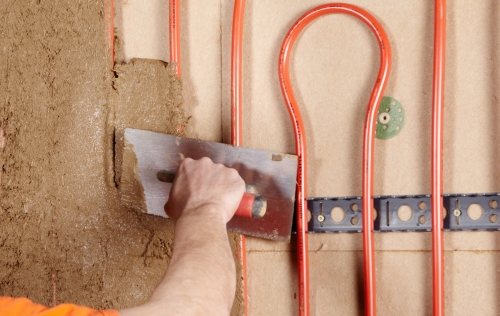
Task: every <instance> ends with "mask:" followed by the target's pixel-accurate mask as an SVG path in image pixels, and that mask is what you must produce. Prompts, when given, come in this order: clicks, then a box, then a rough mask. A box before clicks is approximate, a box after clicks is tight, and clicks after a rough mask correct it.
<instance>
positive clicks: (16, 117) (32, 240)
mask: <svg viewBox="0 0 500 316" xmlns="http://www.w3.org/2000/svg"><path fill="white" fill-rule="evenodd" d="M103 16H104V13H103V1H102V0H82V1H78V2H75V1H68V0H53V1H43V0H42V1H40V0H33V1H23V2H19V1H14V0H5V1H2V2H1V3H0V60H2V63H0V103H1V108H0V123H2V124H4V125H5V147H4V148H3V149H2V151H1V155H0V163H1V165H2V171H3V174H2V183H1V200H0V295H5V296H16V297H20V296H27V297H29V298H30V299H32V300H33V301H35V302H37V303H41V304H45V305H48V306H52V305H54V304H57V303H62V302H71V303H76V304H82V305H87V306H90V307H93V308H99V309H100V308H124V307H128V306H133V305H137V304H140V303H143V302H145V301H146V300H147V299H148V298H149V297H150V295H151V293H152V291H153V290H154V288H155V287H156V285H157V283H158V282H159V281H160V280H161V279H162V277H163V275H164V273H165V271H166V269H167V267H168V262H169V260H170V256H171V254H172V247H173V245H172V240H173V223H172V221H170V220H168V219H164V218H160V217H156V216H151V215H146V214H138V213H136V212H132V211H130V210H127V209H126V208H125V207H123V206H122V205H121V204H120V200H119V189H118V188H117V187H116V185H115V181H114V180H115V179H114V178H115V174H114V163H115V159H114V157H115V152H114V142H115V141H118V142H119V139H120V133H122V132H123V129H124V128H125V127H132V128H142V129H148V130H153V131H157V132H163V133H170V134H175V135H180V134H181V132H180V129H179V125H180V124H186V122H187V121H186V117H185V114H184V113H183V111H182V107H181V105H182V98H181V88H180V87H181V84H180V80H179V79H177V78H176V77H175V76H173V74H172V69H171V67H170V66H169V65H167V64H165V63H163V62H159V61H145V60H134V61H131V63H129V64H124V65H117V66H116V69H115V71H114V72H112V71H109V56H110V52H109V51H108V50H107V48H106V47H107V45H106V34H105V27H104V24H105V23H104V18H103ZM115 135H116V136H115ZM230 239H231V240H232V246H233V249H234V244H235V239H236V235H231V236H230ZM238 271H240V269H238ZM236 301H237V302H240V301H241V297H239V296H238V297H237V299H236ZM233 310H234V312H233V314H234V315H239V314H241V303H236V304H235V307H234V308H233Z"/></svg>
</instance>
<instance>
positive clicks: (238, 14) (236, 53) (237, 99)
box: [231, 0, 248, 315]
mask: <svg viewBox="0 0 500 316" xmlns="http://www.w3.org/2000/svg"><path fill="white" fill-rule="evenodd" d="M244 16H245V0H235V1H234V14H233V31H232V39H231V144H232V145H233V146H242V144H243V133H242V130H243V113H242V108H243V106H242V104H243V63H242V59H243V24H244V23H243V18H244ZM240 236H241V239H240V245H239V249H238V250H239V251H238V255H239V259H240V263H241V268H242V272H241V273H242V276H243V278H242V280H241V287H242V289H243V307H244V311H245V312H244V313H245V315H248V299H247V293H248V286H247V252H246V238H245V236H244V235H240Z"/></svg>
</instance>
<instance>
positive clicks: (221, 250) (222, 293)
mask: <svg viewBox="0 0 500 316" xmlns="http://www.w3.org/2000/svg"><path fill="white" fill-rule="evenodd" d="M235 287H236V276H235V265H234V259H233V256H232V252H231V248H230V247H229V242H228V237H227V231H226V225H225V223H223V222H221V221H220V219H219V218H217V217H216V216H213V215H212V214H211V213H210V212H196V214H193V215H188V216H184V217H181V218H179V220H178V221H177V223H176V229H175V239H174V251H173V256H172V260H171V261H170V266H169V268H168V271H167V273H166V275H165V277H164V279H163V281H162V282H161V283H160V284H159V286H158V287H157V289H156V290H155V292H154V293H153V296H152V298H151V300H150V301H149V302H148V303H147V304H146V305H145V306H144V308H147V309H148V310H147V311H148V313H150V314H154V315H162V314H165V315H229V314H230V310H231V306H232V303H233V299H234V293H235ZM143 311H144V310H143Z"/></svg>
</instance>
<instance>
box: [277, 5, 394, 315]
mask: <svg viewBox="0 0 500 316" xmlns="http://www.w3.org/2000/svg"><path fill="white" fill-rule="evenodd" d="M331 13H345V14H349V15H352V16H354V17H356V18H358V19H360V20H361V21H362V22H364V23H365V24H366V25H368V26H369V27H370V29H371V30H372V32H373V34H374V35H375V37H376V38H377V41H378V43H379V47H380V69H379V72H378V76H377V80H376V81H375V85H374V87H373V90H372V93H371V96H370V100H369V101H368V107H367V110H366V117H365V124H364V134H363V166H362V169H363V183H362V185H363V191H362V192H363V194H362V209H363V255H364V288H365V314H366V315H370V316H371V315H376V297H377V296H376V286H375V285H376V283H375V281H376V278H375V251H374V241H373V211H374V206H373V198H372V197H373V182H374V181H373V170H374V168H373V167H374V158H373V157H374V142H375V125H376V120H377V118H376V114H377V113H378V108H379V107H380V101H381V100H382V96H383V92H384V90H385V87H386V85H387V81H388V77H389V72H390V68H391V47H390V43H389V39H388V37H387V35H386V33H385V31H384V29H383V27H382V25H381V24H380V23H379V22H378V21H377V20H376V19H375V18H374V17H373V16H372V15H371V14H369V13H368V12H366V11H364V10H363V9H361V8H359V7H357V6H353V5H348V4H342V3H332V4H327V5H323V6H319V7H316V8H314V9H312V10H310V11H309V12H307V13H306V14H304V15H303V16H302V17H300V18H299V19H298V20H297V21H296V22H295V23H294V24H293V25H292V27H291V28H290V30H289V31H288V33H287V35H286V36H285V39H284V41H283V44H282V46H281V51H280V57H279V63H278V73H279V80H280V87H281V91H282V93H283V97H284V99H285V103H286V105H287V108H288V112H289V114H290V117H291V119H292V125H293V128H294V132H295V151H296V154H297V156H298V157H299V169H298V174H297V203H296V211H297V217H296V218H297V243H298V246H297V248H298V249H297V252H298V270H299V276H298V279H299V315H309V310H310V302H309V260H308V244H307V242H308V239H307V213H306V211H307V210H306V208H305V201H304V199H305V197H306V194H307V181H306V180H307V171H306V167H307V162H306V157H307V155H306V139H305V132H304V124H303V122H302V118H301V115H300V109H299V106H298V104H297V100H296V98H295V95H294V93H293V89H292V83H291V80H290V72H289V64H290V55H291V50H292V47H293V44H294V42H295V40H296V39H297V36H298V35H299V34H300V32H301V31H302V30H303V29H304V27H305V26H306V25H307V24H309V23H310V22H312V21H313V20H314V19H316V18H318V17H320V16H322V15H325V14H331Z"/></svg>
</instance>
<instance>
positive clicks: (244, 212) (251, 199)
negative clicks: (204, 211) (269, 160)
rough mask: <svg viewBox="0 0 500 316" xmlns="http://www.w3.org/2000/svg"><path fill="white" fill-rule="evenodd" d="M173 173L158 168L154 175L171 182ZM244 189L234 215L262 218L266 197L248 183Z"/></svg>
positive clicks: (265, 207)
mask: <svg viewBox="0 0 500 316" xmlns="http://www.w3.org/2000/svg"><path fill="white" fill-rule="evenodd" d="M175 174H176V173H175V172H173V171H168V170H160V171H158V173H157V174H156V177H157V178H158V180H160V181H162V182H168V183H173V182H174V179H175ZM246 190H247V192H245V193H244V194H243V197H242V198H241V202H240V205H239V206H238V209H237V210H236V212H235V213H234V215H235V216H241V217H248V218H262V217H263V216H264V215H265V214H266V209H267V201H266V198H265V197H263V196H262V195H260V194H257V193H256V192H255V191H256V190H255V188H254V187H253V186H251V185H249V184H247V185H246Z"/></svg>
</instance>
